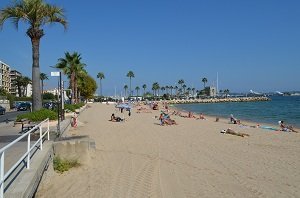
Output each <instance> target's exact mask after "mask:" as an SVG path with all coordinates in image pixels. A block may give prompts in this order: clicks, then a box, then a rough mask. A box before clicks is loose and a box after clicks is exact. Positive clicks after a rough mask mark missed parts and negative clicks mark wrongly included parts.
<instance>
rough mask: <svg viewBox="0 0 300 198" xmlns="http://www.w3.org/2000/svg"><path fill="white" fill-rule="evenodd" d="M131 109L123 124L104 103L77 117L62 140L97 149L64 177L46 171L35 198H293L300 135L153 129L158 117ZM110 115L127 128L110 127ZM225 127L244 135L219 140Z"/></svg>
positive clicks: (199, 126)
mask: <svg viewBox="0 0 300 198" xmlns="http://www.w3.org/2000/svg"><path fill="white" fill-rule="evenodd" d="M145 107H146V106H145ZM136 108H138V107H136ZM136 108H135V109H134V110H132V112H131V116H130V117H129V116H128V112H126V111H125V113H124V114H121V113H120V112H119V111H118V110H116V109H115V108H114V106H113V105H105V104H91V108H88V109H86V110H85V111H84V112H82V113H81V115H80V117H79V125H78V128H76V129H70V130H69V131H68V133H67V136H69V137H76V136H89V137H90V138H91V139H93V140H94V141H95V144H96V149H95V150H94V151H91V153H90V159H89V160H88V161H87V163H85V164H82V165H81V166H80V167H77V168H74V169H71V170H69V171H68V172H66V173H63V174H58V173H55V172H54V171H53V170H51V169H48V171H47V172H46V173H45V177H44V178H43V181H42V183H41V185H40V186H39V189H38V192H37V194H36V197H128V198H132V197H165V198H174V197H180V198H182V197H245V198H247V197H249V198H250V197H299V196H300V191H299V188H298V187H299V186H300V169H299V167H300V158H299V152H300V144H299V142H300V135H299V134H297V133H284V132H281V131H270V130H265V129H260V128H252V127H248V126H249V125H248V126H247V125H233V124H228V120H225V119H220V120H219V122H215V121H214V118H208V119H207V120H197V119H194V118H183V117H179V116H172V119H175V120H176V122H177V123H178V125H172V126H160V125H159V121H158V119H157V117H156V116H159V113H160V111H153V110H149V111H145V113H137V112H136ZM146 108H147V107H146ZM112 113H115V114H116V116H120V117H123V116H124V117H125V120H126V121H125V122H120V123H117V122H111V121H109V119H110V116H111V114H112ZM242 123H243V122H242ZM247 124H250V125H251V123H247ZM227 128H231V129H232V130H234V131H236V132H242V133H247V134H249V135H250V136H249V137H244V138H243V137H238V136H233V135H229V134H222V133H220V131H221V130H223V129H227Z"/></svg>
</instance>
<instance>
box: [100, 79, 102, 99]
mask: <svg viewBox="0 0 300 198" xmlns="http://www.w3.org/2000/svg"><path fill="white" fill-rule="evenodd" d="M100 96H102V84H101V78H100Z"/></svg>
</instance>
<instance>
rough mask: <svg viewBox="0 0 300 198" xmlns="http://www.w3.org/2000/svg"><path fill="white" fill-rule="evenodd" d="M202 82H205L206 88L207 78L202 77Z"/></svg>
mask: <svg viewBox="0 0 300 198" xmlns="http://www.w3.org/2000/svg"><path fill="white" fill-rule="evenodd" d="M202 82H203V85H204V89H205V84H206V83H207V78H202Z"/></svg>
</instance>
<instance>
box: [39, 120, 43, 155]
mask: <svg viewBox="0 0 300 198" xmlns="http://www.w3.org/2000/svg"><path fill="white" fill-rule="evenodd" d="M39 128H40V138H39V139H40V148H41V150H43V134H42V128H43V127H42V125H41V126H40V127H39Z"/></svg>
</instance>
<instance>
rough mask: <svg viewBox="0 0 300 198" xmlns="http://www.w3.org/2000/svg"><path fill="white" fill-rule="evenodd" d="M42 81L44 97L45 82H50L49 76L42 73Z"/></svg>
mask: <svg viewBox="0 0 300 198" xmlns="http://www.w3.org/2000/svg"><path fill="white" fill-rule="evenodd" d="M40 80H41V83H42V95H43V93H44V80H49V78H48V76H47V74H45V73H41V74H40Z"/></svg>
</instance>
